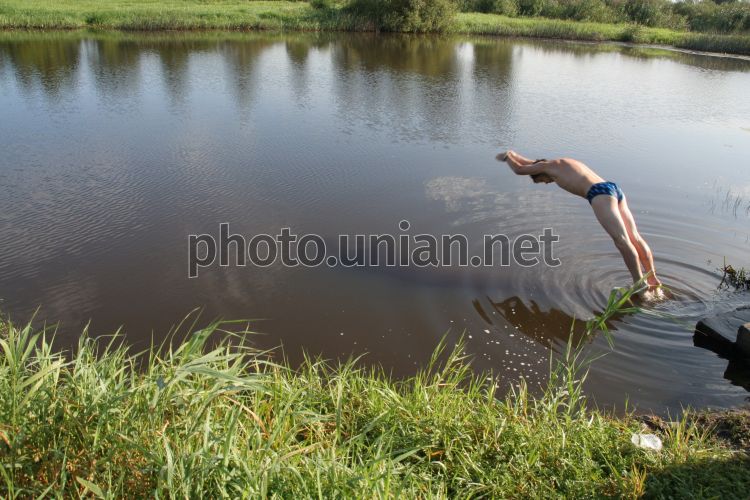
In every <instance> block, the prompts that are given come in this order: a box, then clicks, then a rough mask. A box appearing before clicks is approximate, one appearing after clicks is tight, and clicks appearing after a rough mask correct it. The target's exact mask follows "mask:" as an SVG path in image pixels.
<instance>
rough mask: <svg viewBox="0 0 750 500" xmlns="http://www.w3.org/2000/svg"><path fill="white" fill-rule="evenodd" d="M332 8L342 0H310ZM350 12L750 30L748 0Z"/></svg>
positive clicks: (444, 23) (504, 0) (371, 16)
mask: <svg viewBox="0 0 750 500" xmlns="http://www.w3.org/2000/svg"><path fill="white" fill-rule="evenodd" d="M310 1H311V4H312V5H313V6H314V7H316V8H329V7H332V6H333V5H334V4H340V3H341V2H340V1H339V0H310ZM343 1H344V2H346V3H345V5H344V9H345V10H346V11H348V12H349V13H350V14H352V15H355V16H359V17H361V18H363V19H366V20H367V22H369V23H371V24H372V25H373V27H375V28H377V29H381V30H385V31H410V32H425V31H442V30H444V29H445V28H447V27H448V26H449V25H450V23H451V21H452V19H453V16H454V15H455V13H456V12H458V11H463V12H485V13H493V14H502V15H505V16H510V17H546V18H550V19H567V20H576V21H593V22H603V23H635V24H639V25H644V26H651V27H663V28H670V29H675V30H689V31H696V32H704V33H722V34H729V33H732V34H737V33H750V1H747V0H680V1H677V2H671V1H670V0H343Z"/></svg>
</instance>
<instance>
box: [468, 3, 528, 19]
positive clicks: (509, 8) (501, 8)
mask: <svg viewBox="0 0 750 500" xmlns="http://www.w3.org/2000/svg"><path fill="white" fill-rule="evenodd" d="M474 7H475V9H474V10H475V11H476V12H487V13H491V14H500V15H503V16H510V17H515V16H517V15H518V3H517V2H516V0H478V1H477V2H475V4H474Z"/></svg>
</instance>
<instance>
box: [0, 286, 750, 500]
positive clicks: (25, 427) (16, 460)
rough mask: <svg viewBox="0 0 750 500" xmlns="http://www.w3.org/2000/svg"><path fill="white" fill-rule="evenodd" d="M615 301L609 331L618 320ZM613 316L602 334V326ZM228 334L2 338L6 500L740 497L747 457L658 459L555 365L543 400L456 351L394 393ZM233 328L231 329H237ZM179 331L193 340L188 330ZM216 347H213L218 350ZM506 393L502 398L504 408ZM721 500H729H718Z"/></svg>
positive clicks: (716, 450)
mask: <svg viewBox="0 0 750 500" xmlns="http://www.w3.org/2000/svg"><path fill="white" fill-rule="evenodd" d="M622 297H623V296H618V295H613V297H612V298H611V300H610V306H609V307H608V309H607V311H605V314H604V316H602V317H600V318H599V319H598V320H595V321H592V322H590V323H589V325H588V327H589V329H590V330H591V331H590V333H594V331H593V329H595V328H598V327H599V326H600V325H602V324H606V319H607V318H608V317H611V315H612V314H614V313H615V312H616V309H617V308H618V307H619V306H622V305H625V307H628V306H627V305H626V301H622V300H621V299H622ZM608 315H609V316H608ZM225 326H227V325H226V324H222V323H212V324H210V325H209V326H207V327H206V328H202V329H198V330H197V331H195V333H193V334H191V335H190V336H189V337H188V339H187V340H186V341H185V342H184V343H181V344H180V345H178V346H175V345H170V346H164V347H162V348H158V349H157V348H152V349H149V350H148V351H146V352H143V353H141V354H139V355H132V354H129V353H128V350H127V348H126V347H125V346H123V345H120V344H118V343H117V342H118V341H119V340H118V339H119V338H118V337H114V339H111V340H109V341H105V340H102V339H100V340H94V339H92V338H90V337H89V336H88V335H87V332H84V333H83V335H82V337H81V339H80V342H79V344H78V347H77V349H75V351H74V352H73V353H71V354H70V356H68V357H66V356H64V355H63V354H62V353H58V352H55V351H53V349H52V347H51V345H50V342H49V338H48V336H47V335H46V334H45V332H43V331H42V332H35V331H34V329H33V328H32V326H30V325H26V326H16V325H14V324H13V323H11V322H9V321H6V320H3V321H2V322H1V323H0V422H1V423H0V462H1V463H2V467H1V468H0V471H1V473H2V477H1V478H0V479H1V481H0V494H2V495H3V496H4V497H8V498H13V497H31V496H79V495H93V496H97V497H120V496H157V495H158V496H159V497H172V496H174V497H218V496H228V497H244V496H251V497H259V496H264V497H265V496H277V497H300V498H303V497H304V498H308V497H318V498H326V497H332V496H346V497H349V496H356V497H401V496H407V497H422V498H424V497H447V496H461V497H464V496H482V497H544V498H547V497H549V496H564V497H576V498H579V497H592V496H601V495H617V496H625V497H635V496H639V495H642V494H654V495H657V496H659V495H661V496H681V495H682V494H686V493H689V492H691V491H695V490H691V488H698V487H699V488H701V491H703V492H704V493H705V494H709V495H712V496H717V497H718V496H727V495H734V494H737V493H738V492H739V493H742V492H744V493H745V494H747V493H748V492H750V468H749V467H747V465H748V462H747V458H746V455H745V454H744V453H743V452H740V451H737V450H732V449H730V448H727V447H723V446H721V445H720V444H718V443H717V442H714V441H713V440H712V439H711V437H710V435H709V433H707V432H704V431H702V430H701V429H700V428H699V427H697V426H696V425H695V424H693V423H691V422H689V421H688V420H686V419H683V420H682V421H680V422H678V423H677V424H674V425H671V426H666V427H665V428H664V429H663V430H662V431H660V432H661V436H662V439H663V440H664V449H663V450H662V451H661V452H658V453H657V452H653V451H648V450H642V449H638V448H636V447H634V446H633V445H632V444H631V443H630V437H631V433H633V432H639V431H640V430H641V424H640V423H639V422H638V421H637V420H635V419H634V418H632V417H631V416H626V417H624V418H620V419H618V418H614V417H612V416H610V415H607V414H606V413H603V412H600V411H597V410H591V409H588V406H587V404H586V399H585V397H584V395H583V393H582V390H581V384H582V382H583V379H584V378H585V369H583V370H581V368H585V363H583V364H581V363H580V361H581V359H582V354H581V351H580V350H576V349H570V348H569V349H568V350H567V351H566V353H565V354H564V355H563V356H562V357H561V359H560V360H559V362H558V363H556V364H555V365H554V369H552V370H551V377H550V381H549V385H548V387H547V388H546V390H545V391H544V392H543V393H542V394H537V395H532V394H531V393H530V392H529V390H528V388H527V386H526V384H525V383H524V381H523V380H521V381H520V382H519V384H518V385H516V386H514V387H513V388H512V389H511V390H510V391H509V392H508V393H507V394H501V393H499V392H498V390H499V389H498V387H497V386H496V384H495V381H494V380H493V379H491V378H490V379H488V377H486V376H485V375H477V374H475V373H474V372H473V371H472V370H471V368H470V365H469V363H468V360H467V358H466V357H465V356H464V355H463V354H462V346H461V345H460V343H459V345H457V346H456V347H455V348H454V349H448V347H447V345H446V344H445V343H441V344H440V345H439V346H438V347H437V349H436V351H435V354H434V355H433V358H432V361H431V363H430V364H429V366H428V367H426V368H425V369H423V370H422V371H420V372H419V373H418V374H416V375H415V376H413V377H410V378H406V379H403V380H393V379H391V378H390V377H388V376H387V375H385V373H384V372H383V370H382V369H378V368H364V367H362V366H361V365H360V364H359V363H356V362H355V361H353V360H352V361H348V362H343V363H339V364H334V365H332V364H329V363H325V362H322V361H320V360H313V359H308V360H307V361H306V362H304V363H303V364H302V366H301V367H299V368H297V369H292V368H290V367H288V366H285V365H282V364H276V363H274V362H272V361H271V359H270V357H269V355H268V353H264V352H258V351H256V350H254V349H253V348H251V347H250V346H249V345H248V344H247V343H244V342H243V341H242V338H241V337H238V334H236V333H234V334H231V333H228V332H225V331H224V327H225ZM235 326H236V325H235ZM190 329H191V330H192V329H193V328H190ZM217 338H218V343H216V342H214V340H216V339H217ZM503 392H505V391H504V390H503ZM727 497H728V496H727Z"/></svg>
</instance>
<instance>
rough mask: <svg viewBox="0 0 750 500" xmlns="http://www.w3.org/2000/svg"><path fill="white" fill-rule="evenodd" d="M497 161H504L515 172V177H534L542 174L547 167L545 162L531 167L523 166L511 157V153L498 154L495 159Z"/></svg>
mask: <svg viewBox="0 0 750 500" xmlns="http://www.w3.org/2000/svg"><path fill="white" fill-rule="evenodd" d="M496 158H497V159H498V160H499V161H504V162H505V163H507V164H508V166H509V167H510V168H511V170H513V172H515V174H516V175H536V174H543V173H544V169H545V168H546V166H547V162H544V161H542V162H538V163H534V164H531V165H524V164H522V163H521V162H519V161H518V160H517V159H516V158H515V156H514V155H513V151H508V152H507V153H500V154H499V155H497V157H496Z"/></svg>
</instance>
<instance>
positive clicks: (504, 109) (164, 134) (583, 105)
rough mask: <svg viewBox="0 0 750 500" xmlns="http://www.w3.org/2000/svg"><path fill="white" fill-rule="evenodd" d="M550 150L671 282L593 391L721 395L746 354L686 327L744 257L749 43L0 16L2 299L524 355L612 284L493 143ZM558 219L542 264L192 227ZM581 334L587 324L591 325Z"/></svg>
mask: <svg viewBox="0 0 750 500" xmlns="http://www.w3.org/2000/svg"><path fill="white" fill-rule="evenodd" d="M508 147H512V148H514V149H516V150H518V151H521V152H523V153H527V154H529V155H530V156H535V157H554V156H556V155H565V156H573V157H577V158H580V159H582V160H583V161H585V162H587V163H589V164H590V165H591V166H593V167H594V168H595V169H596V170H597V171H598V172H599V173H600V174H601V175H602V176H603V177H605V178H607V179H610V180H613V181H616V182H619V183H620V184H621V186H622V187H623V189H624V190H625V192H626V193H627V195H628V199H629V201H630V205H631V208H632V210H633V212H634V214H635V216H636V220H637V222H638V223H639V225H640V227H641V231H642V233H643V234H644V235H645V236H646V238H647V239H648V241H649V242H650V244H651V246H652V248H653V250H654V252H655V254H656V263H657V268H658V270H659V271H660V273H661V276H662V279H663V280H664V281H665V283H666V284H668V285H669V286H670V287H672V288H673V289H674V290H675V292H676V294H677V297H676V299H675V300H674V301H671V302H668V303H664V304H662V305H659V306H658V307H656V308H655V311H654V310H652V311H650V313H640V314H635V315H630V316H625V317H621V318H618V319H617V320H616V321H614V322H613V324H612V328H613V332H614V336H615V351H614V352H613V353H610V354H608V355H607V356H606V357H605V358H603V359H602V360H600V361H598V362H597V364H596V365H595V366H594V369H593V371H592V373H591V375H590V379H589V382H588V385H587V389H588V391H589V393H590V394H591V395H592V396H593V397H594V398H595V400H596V401H597V402H598V403H599V404H602V405H607V406H609V405H617V406H618V407H622V404H623V402H624V401H625V399H626V398H628V399H629V401H630V404H631V405H638V406H639V407H641V408H643V409H651V410H654V411H658V412H664V411H667V410H669V411H677V410H679V408H680V407H681V406H682V405H688V404H690V405H715V406H729V405H735V404H738V403H740V402H742V401H744V400H745V399H746V398H747V395H748V393H747V391H746V389H744V388H743V387H741V385H742V384H743V383H744V384H748V378H749V377H748V376H747V373H743V372H742V370H738V369H737V368H736V367H730V368H729V370H728V371H727V373H726V377H725V371H726V370H727V361H726V360H723V359H721V358H719V357H717V356H716V355H715V354H713V353H712V352H710V351H707V350H704V349H700V348H698V347H695V346H694V345H693V340H692V327H693V325H694V322H695V320H696V319H697V318H698V317H700V316H701V315H704V314H707V313H714V312H720V311H724V310H728V309H731V308H733V307H736V306H737V305H740V304H743V303H747V302H748V296H747V295H744V296H743V295H742V294H736V293H729V292H720V291H717V289H716V288H717V284H718V283H719V280H720V275H719V273H717V271H716V269H717V268H718V267H719V266H720V265H721V264H722V262H723V259H724V258H725V257H726V259H727V261H728V262H731V263H734V264H736V265H745V266H747V265H748V264H750V259H748V250H749V249H750V164H748V158H750V62H748V61H745V60H738V59H725V58H718V57H708V56H702V55H691V54H684V53H676V52H666V51H663V50H653V49H634V48H629V47H618V46H595V45H585V44H571V43H559V42H542V41H535V42H531V41H516V40H504V39H490V38H436V37H407V36H374V35H338V34H337V35H299V34H298V35H283V36H282V35H271V34H263V35H258V34H247V35H240V34H226V35H224V34H207V35H150V36H149V35H112V34H105V35H81V34H38V35H34V34H16V35H8V34H5V35H2V39H0V235H2V243H0V297H2V299H3V302H2V303H0V308H2V310H3V311H4V312H5V313H8V314H10V315H11V316H12V317H13V318H15V319H17V320H21V319H26V318H28V317H29V316H30V315H31V314H32V313H33V311H34V309H35V308H36V307H37V306H41V310H40V313H39V316H40V318H45V319H48V320H50V321H60V323H61V330H60V334H59V338H58V340H59V341H60V342H63V343H64V344H65V345H72V344H73V343H74V342H75V339H76V337H77V335H78V333H79V332H80V329H81V328H82V326H83V325H84V324H85V323H86V322H87V321H89V320H91V322H92V331H93V332H95V333H99V334H102V333H109V332H111V331H112V330H114V329H115V328H116V327H117V326H119V325H125V328H126V331H127V335H128V336H129V338H130V339H131V340H132V341H134V342H140V341H146V340H148V339H150V338H151V335H152V332H154V335H155V336H156V337H157V338H158V337H159V336H160V335H163V333H164V332H166V331H167V329H168V328H169V327H170V325H172V324H173V323H175V322H176V321H178V320H179V319H180V318H182V317H183V316H184V315H185V314H186V313H188V312H189V311H190V310H191V309H193V308H194V307H198V306H201V307H204V308H205V313H204V317H205V318H206V319H210V318H214V317H224V318H259V319H260V318H262V321H259V322H257V323H255V328H256V329H257V330H259V331H261V332H263V333H264V335H262V336H259V337H258V338H257V340H256V342H258V343H259V345H261V346H263V347H272V346H278V345H279V344H283V345H284V348H285V351H286V353H287V355H288V356H289V357H290V358H291V359H292V360H299V359H300V352H301V349H303V348H304V349H306V350H308V351H309V352H312V353H321V354H322V355H324V356H326V357H329V358H335V357H339V356H346V355H348V354H350V353H355V354H357V353H363V352H368V353H369V354H368V356H367V357H366V359H367V360H369V361H371V362H379V363H382V364H384V365H385V366H386V367H388V368H389V369H392V370H393V372H394V373H395V374H397V375H405V374H409V373H413V372H414V370H416V369H417V367H418V366H420V365H422V364H423V363H424V362H425V361H426V360H427V359H428V357H429V354H430V352H431V351H432V349H433V347H434V346H435V344H436V343H437V342H438V340H439V339H440V338H441V337H442V336H443V335H444V334H445V332H446V331H448V332H449V338H450V339H451V340H455V339H457V338H458V336H459V335H460V334H461V333H462V332H463V331H466V332H467V335H468V338H467V340H468V351H469V352H470V353H471V354H473V355H475V357H476V360H475V364H476V366H477V367H478V368H479V369H488V370H489V369H491V370H494V371H495V372H497V373H499V374H500V375H502V376H503V379H504V381H505V382H506V383H507V382H511V381H515V380H517V377H518V376H519V375H521V374H524V375H526V376H528V377H530V378H531V379H532V380H534V381H541V380H543V379H544V377H545V376H546V375H545V374H546V369H547V365H548V357H549V349H550V348H553V349H555V350H558V351H559V350H560V348H561V346H562V345H563V343H564V342H565V340H566V339H567V336H568V335H569V332H570V325H571V323H572V321H573V318H583V319H585V318H589V317H591V316H592V314H593V313H594V312H595V311H599V310H601V308H602V307H603V306H604V304H605V303H606V299H607V295H608V294H609V292H610V290H611V289H612V288H613V287H615V286H619V285H625V284H627V281H628V273H627V271H626V269H625V267H624V265H623V263H622V261H621V259H620V257H619V254H618V253H617V252H616V250H615V248H614V246H613V245H612V242H611V241H610V240H609V239H608V237H607V236H606V234H605V233H604V231H603V230H602V229H601V228H600V227H599V226H598V224H597V222H596V220H595V219H594V216H593V214H592V212H591V209H590V208H589V206H588V204H587V203H586V201H585V200H582V199H578V198H575V197H573V196H570V195H568V194H566V193H564V192H563V191H562V190H560V189H558V188H556V187H555V186H539V185H532V184H531V182H530V181H529V179H528V178H521V177H517V176H514V175H513V174H512V173H511V172H510V171H509V169H508V168H507V167H506V166H505V165H503V164H499V163H497V162H496V161H494V159H493V158H494V155H495V154H496V153H497V152H498V151H499V150H501V149H504V148H508ZM402 219H407V220H409V221H410V222H411V225H412V228H411V230H410V233H411V234H416V233H420V232H423V233H434V234H443V233H464V234H466V235H468V236H469V237H470V238H471V241H472V242H477V243H479V242H480V241H481V236H482V235H483V234H495V233H505V234H507V235H509V236H511V237H515V236H517V235H520V234H523V233H532V234H540V233H541V231H542V229H543V228H544V227H552V228H554V230H555V232H556V233H557V234H559V235H560V242H559V243H558V246H557V256H558V257H559V258H560V259H561V261H562V265H561V266H560V267H557V268H545V267H532V268H522V267H519V266H511V267H510V268H493V269H485V268H479V269H475V268H471V267H469V268H463V267H450V268H439V269H434V268H426V269H421V268H413V267H410V268H386V267H376V268H366V269H344V268H329V267H325V266H324V267H320V268H302V267H300V268H284V267H282V266H281V265H278V264H277V265H274V266H271V267H269V268H257V267H244V268H243V267H237V266H230V267H228V268H220V267H218V266H215V267H212V268H211V269H207V270H204V271H203V272H202V273H201V274H200V276H199V278H197V279H194V280H189V279H188V277H187V268H188V266H187V264H188V263H187V258H188V256H187V250H188V244H187V242H188V235H189V234H193V233H211V234H215V235H216V234H218V225H219V223H220V222H228V223H229V224H230V227H231V230H232V232H236V233H240V234H243V235H247V236H252V235H255V234H258V233H270V234H276V233H278V231H279V229H280V228H282V227H290V228H291V229H292V230H293V231H294V232H297V233H299V234H304V233H318V234H320V235H322V236H323V237H325V238H326V239H327V240H330V239H334V240H335V238H336V235H338V234H342V233H343V234H357V233H367V234H372V233H381V232H388V233H396V234H398V229H397V224H398V222H399V221H400V220H402ZM594 345H595V347H597V348H598V347H601V348H602V349H604V348H606V342H605V340H604V339H603V338H597V339H595V340H594Z"/></svg>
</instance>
